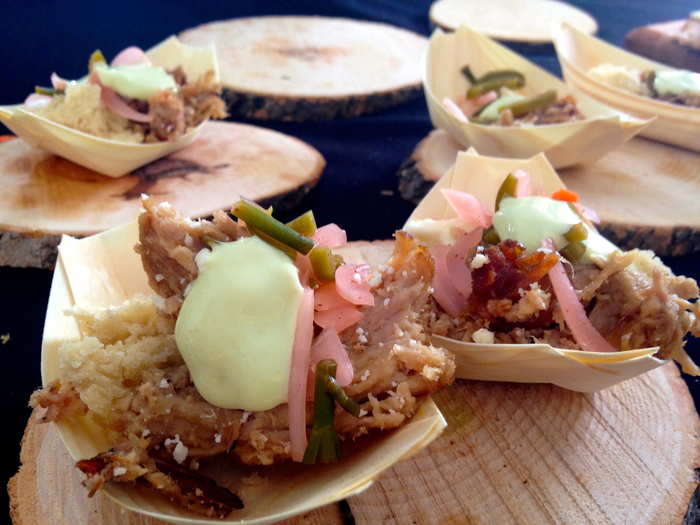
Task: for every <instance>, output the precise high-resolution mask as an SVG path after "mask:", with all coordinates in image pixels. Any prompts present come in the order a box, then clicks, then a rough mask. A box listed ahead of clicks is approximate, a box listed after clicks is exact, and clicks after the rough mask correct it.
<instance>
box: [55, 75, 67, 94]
mask: <svg viewBox="0 0 700 525" xmlns="http://www.w3.org/2000/svg"><path fill="white" fill-rule="evenodd" d="M51 85H52V86H53V88H54V89H55V90H56V91H65V90H66V88H67V87H68V81H67V80H66V79H65V78H61V77H59V76H58V75H57V74H56V73H51Z"/></svg>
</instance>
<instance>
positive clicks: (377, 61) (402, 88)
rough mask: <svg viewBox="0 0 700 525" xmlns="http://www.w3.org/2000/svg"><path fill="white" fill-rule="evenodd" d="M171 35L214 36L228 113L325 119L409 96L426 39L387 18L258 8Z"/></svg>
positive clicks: (199, 41) (208, 39)
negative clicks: (265, 12)
mask: <svg viewBox="0 0 700 525" xmlns="http://www.w3.org/2000/svg"><path fill="white" fill-rule="evenodd" d="M179 38H180V39H181V40H182V41H183V42H185V43H187V44H191V45H207V44H209V43H214V44H215V45H216V49H217V57H218V61H219V70H220V75H221V83H222V85H223V87H224V93H223V97H224V99H225V100H226V102H227V104H228V109H229V113H230V114H231V116H233V117H245V118H255V119H266V120H267V119H271V120H293V121H303V120H325V119H332V118H336V117H354V116H357V115H363V114H367V113H374V112H377V111H380V110H382V109H385V108H388V107H391V106H395V105H397V104H400V103H401V102H404V101H406V100H408V99H411V98H415V97H416V96H418V94H419V93H420V89H421V70H420V57H421V56H422V54H423V51H424V48H425V46H426V44H427V39H426V38H425V37H423V36H420V35H418V34H415V33H412V32H410V31H407V30H405V29H400V28H397V27H393V26H390V25H387V24H380V23H376V22H364V21H358V20H349V19H344V18H326V17H320V16H265V17H255V18H238V19H234V20H226V21H221V22H213V23H209V24H204V25H201V26H198V27H195V28H193V29H189V30H187V31H184V32H183V33H181V34H180V35H179Z"/></svg>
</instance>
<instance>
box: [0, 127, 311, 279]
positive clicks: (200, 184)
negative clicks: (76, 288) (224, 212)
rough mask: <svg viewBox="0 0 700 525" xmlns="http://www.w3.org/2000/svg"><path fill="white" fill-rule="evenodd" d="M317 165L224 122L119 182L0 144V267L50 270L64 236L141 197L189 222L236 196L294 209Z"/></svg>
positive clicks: (278, 141) (129, 213)
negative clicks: (173, 210)
mask: <svg viewBox="0 0 700 525" xmlns="http://www.w3.org/2000/svg"><path fill="white" fill-rule="evenodd" d="M324 166H325V161H324V159H323V157H322V156H321V154H320V153H319V152H318V151H316V150H315V149H314V148H312V147H311V146H309V145H308V144H306V143H305V142H302V141H300V140H298V139H296V138H293V137H290V136H287V135H284V134H282V133H278V132H276V131H272V130H268V129H263V128H259V127H256V126H250V125H247V124H234V123H228V122H208V123H207V124H206V125H205V126H204V128H203V130H202V133H201V135H200V136H199V138H198V139H197V140H196V141H195V142H194V143H193V144H191V145H190V146H188V147H186V148H185V149H183V150H180V151H178V152H176V153H173V154H171V155H169V156H167V157H164V158H162V159H159V160H157V161H155V162H153V163H151V164H148V165H146V166H144V167H142V168H139V169H138V170H136V171H135V172H134V173H133V174H131V175H127V176H125V177H120V178H111V177H106V176H104V175H100V174H98V173H96V172H94V171H91V170H89V169H87V168H83V167H82V166H78V165H77V164H74V163H72V162H70V161H67V160H65V159H62V158H60V157H56V156H53V155H48V154H47V153H45V152H44V151H43V150H39V149H36V148H33V147H31V146H29V145H28V144H27V143H25V142H24V141H22V140H19V139H18V140H10V141H7V142H4V143H2V144H0V185H2V188H3V191H2V192H0V265H5V266H31V267H40V268H46V267H51V266H52V265H53V264H54V261H55V258H56V245H57V244H58V242H59V240H60V236H61V235H62V234H68V235H74V236H78V237H82V236H85V235H90V234H93V233H97V232H100V231H103V230H106V229H108V228H111V227H113V226H116V225H119V224H123V223H126V222H129V221H131V220H133V219H134V217H136V215H137V214H138V213H139V209H140V207H141V202H140V198H139V197H140V195H141V194H142V193H148V194H150V195H153V196H154V197H156V198H157V199H159V200H164V201H168V202H170V203H171V204H172V205H173V206H174V207H176V208H177V209H178V210H180V211H181V212H182V213H183V214H185V215H187V216H190V217H205V216H208V215H211V214H212V213H213V212H214V211H216V210H220V209H226V208H228V207H230V206H231V205H232V204H233V203H234V202H236V201H237V200H238V199H239V198H240V197H241V196H243V197H247V198H249V199H252V200H256V201H262V202H266V203H267V202H278V201H280V200H283V201H284V202H285V203H286V204H290V205H293V204H295V203H296V202H297V201H298V200H299V199H300V198H301V197H302V196H303V195H305V194H306V193H307V192H308V191H309V190H310V189H311V188H312V187H313V186H314V185H315V184H316V183H317V182H318V179H319V177H320V176H321V172H322V171H323V168H324Z"/></svg>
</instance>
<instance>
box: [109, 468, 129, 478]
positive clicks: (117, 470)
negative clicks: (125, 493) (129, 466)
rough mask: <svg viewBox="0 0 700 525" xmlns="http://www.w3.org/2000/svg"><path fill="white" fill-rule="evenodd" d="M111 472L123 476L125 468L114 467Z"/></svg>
mask: <svg viewBox="0 0 700 525" xmlns="http://www.w3.org/2000/svg"><path fill="white" fill-rule="evenodd" d="M112 474H113V475H114V476H123V475H124V474H126V468H125V467H114V470H113V471H112Z"/></svg>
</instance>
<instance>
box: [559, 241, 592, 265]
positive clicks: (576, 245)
mask: <svg viewBox="0 0 700 525" xmlns="http://www.w3.org/2000/svg"><path fill="white" fill-rule="evenodd" d="M559 253H561V254H562V256H563V257H564V258H565V259H567V260H568V261H569V262H570V263H572V264H576V263H577V262H579V261H580V260H581V258H582V257H583V254H585V253H586V245H585V244H583V243H582V242H581V241H577V242H570V243H569V244H567V245H566V246H564V247H563V248H562V249H561V250H559Z"/></svg>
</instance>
